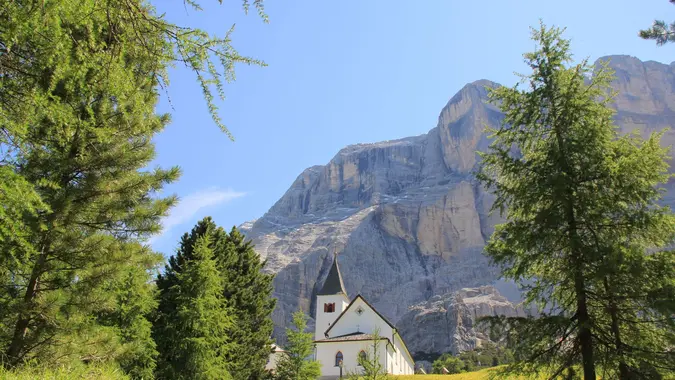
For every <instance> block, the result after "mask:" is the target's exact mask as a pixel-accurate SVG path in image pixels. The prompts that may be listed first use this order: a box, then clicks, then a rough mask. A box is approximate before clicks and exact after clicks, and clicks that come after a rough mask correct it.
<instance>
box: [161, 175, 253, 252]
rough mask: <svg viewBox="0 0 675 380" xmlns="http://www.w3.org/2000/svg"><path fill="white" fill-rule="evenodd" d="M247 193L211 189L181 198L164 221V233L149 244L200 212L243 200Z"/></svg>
mask: <svg viewBox="0 0 675 380" xmlns="http://www.w3.org/2000/svg"><path fill="white" fill-rule="evenodd" d="M244 195H246V193H243V192H239V191H234V190H232V189H217V188H210V189H205V190H200V191H198V192H195V193H192V194H189V195H187V196H185V197H181V198H180V199H179V201H178V205H176V206H175V207H174V208H173V209H171V212H170V214H169V216H167V217H166V218H164V220H163V221H162V233H161V234H159V235H156V236H153V237H152V238H150V240H149V241H148V243H150V244H152V243H154V242H156V241H157V240H159V239H161V238H162V236H164V235H166V234H167V233H168V232H169V231H171V229H172V228H174V227H176V226H178V225H181V224H183V223H185V222H187V221H189V220H190V219H192V218H193V217H194V216H195V215H197V213H198V212H199V210H201V209H203V208H206V207H212V206H217V205H220V204H223V203H227V202H230V201H232V200H233V199H237V198H241V197H243V196H244Z"/></svg>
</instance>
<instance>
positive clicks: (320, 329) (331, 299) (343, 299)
mask: <svg viewBox="0 0 675 380" xmlns="http://www.w3.org/2000/svg"><path fill="white" fill-rule="evenodd" d="M326 303H335V311H334V312H332V313H324V312H323V305H324V304H326ZM348 305H349V299H348V298H347V296H346V295H344V294H336V295H330V296H317V297H316V318H315V322H316V325H315V327H314V340H321V339H325V338H326V337H325V336H324V335H323V333H324V332H325V331H326V330H328V328H329V327H330V326H331V324H332V323H333V322H335V320H336V319H337V317H338V316H339V315H340V314H341V313H342V311H344V309H346V308H347V306H348Z"/></svg>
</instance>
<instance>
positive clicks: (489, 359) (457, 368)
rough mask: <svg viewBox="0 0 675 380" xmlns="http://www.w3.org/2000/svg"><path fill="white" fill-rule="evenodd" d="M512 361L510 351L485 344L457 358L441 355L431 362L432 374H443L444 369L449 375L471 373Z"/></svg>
mask: <svg viewBox="0 0 675 380" xmlns="http://www.w3.org/2000/svg"><path fill="white" fill-rule="evenodd" d="M513 360H514V356H513V353H512V352H511V350H510V349H508V348H505V347H502V346H498V345H496V344H494V343H491V342H487V343H484V344H483V345H482V346H480V347H476V348H475V349H473V350H471V351H464V352H461V353H460V354H459V355H458V356H455V355H453V354H451V353H445V354H443V355H441V356H440V357H439V358H438V359H436V360H435V361H434V362H433V373H443V372H442V370H443V368H444V367H445V368H446V369H447V370H448V371H449V373H461V372H471V371H476V370H477V369H482V368H491V367H497V366H501V365H504V364H509V363H512V362H513Z"/></svg>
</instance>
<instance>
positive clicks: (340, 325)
mask: <svg viewBox="0 0 675 380" xmlns="http://www.w3.org/2000/svg"><path fill="white" fill-rule="evenodd" d="M359 307H361V308H363V313H362V314H361V315H359V314H357V313H356V310H358V308H359ZM321 310H322V311H323V305H322V306H321ZM357 328H358V330H357ZM376 328H379V330H380V331H379V333H380V336H381V337H383V338H389V340H391V338H392V335H393V334H392V333H393V331H392V329H391V327H390V326H389V325H388V324H387V322H385V321H383V320H382V318H380V316H379V315H377V313H376V312H375V311H374V310H373V309H371V308H370V306H368V305H367V304H366V303H365V302H363V300H362V299H361V298H358V299H357V300H356V301H355V302H354V303H353V304H352V306H351V307H350V308H349V310H348V311H347V313H346V314H345V315H343V316H342V318H340V320H339V321H338V322H337V324H336V325H335V326H333V328H332V329H331V330H330V332H329V333H328V335H329V337H336V336H340V335H346V334H351V333H354V332H357V331H360V332H363V333H367V334H372V333H373V332H374V331H375V329H376ZM321 339H323V337H321Z"/></svg>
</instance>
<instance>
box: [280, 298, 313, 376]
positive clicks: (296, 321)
mask: <svg viewBox="0 0 675 380" xmlns="http://www.w3.org/2000/svg"><path fill="white" fill-rule="evenodd" d="M293 327H294V329H293V328H287V329H286V336H287V338H288V344H287V346H286V348H285V351H284V353H283V356H282V357H281V359H279V362H278V363H277V369H276V379H278V380H314V379H316V378H317V377H319V376H320V375H321V367H320V364H319V362H317V361H316V360H313V359H311V356H312V353H313V352H314V338H313V334H312V333H311V332H305V330H306V329H307V317H306V316H305V313H303V312H302V310H298V311H296V312H295V313H293Z"/></svg>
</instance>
